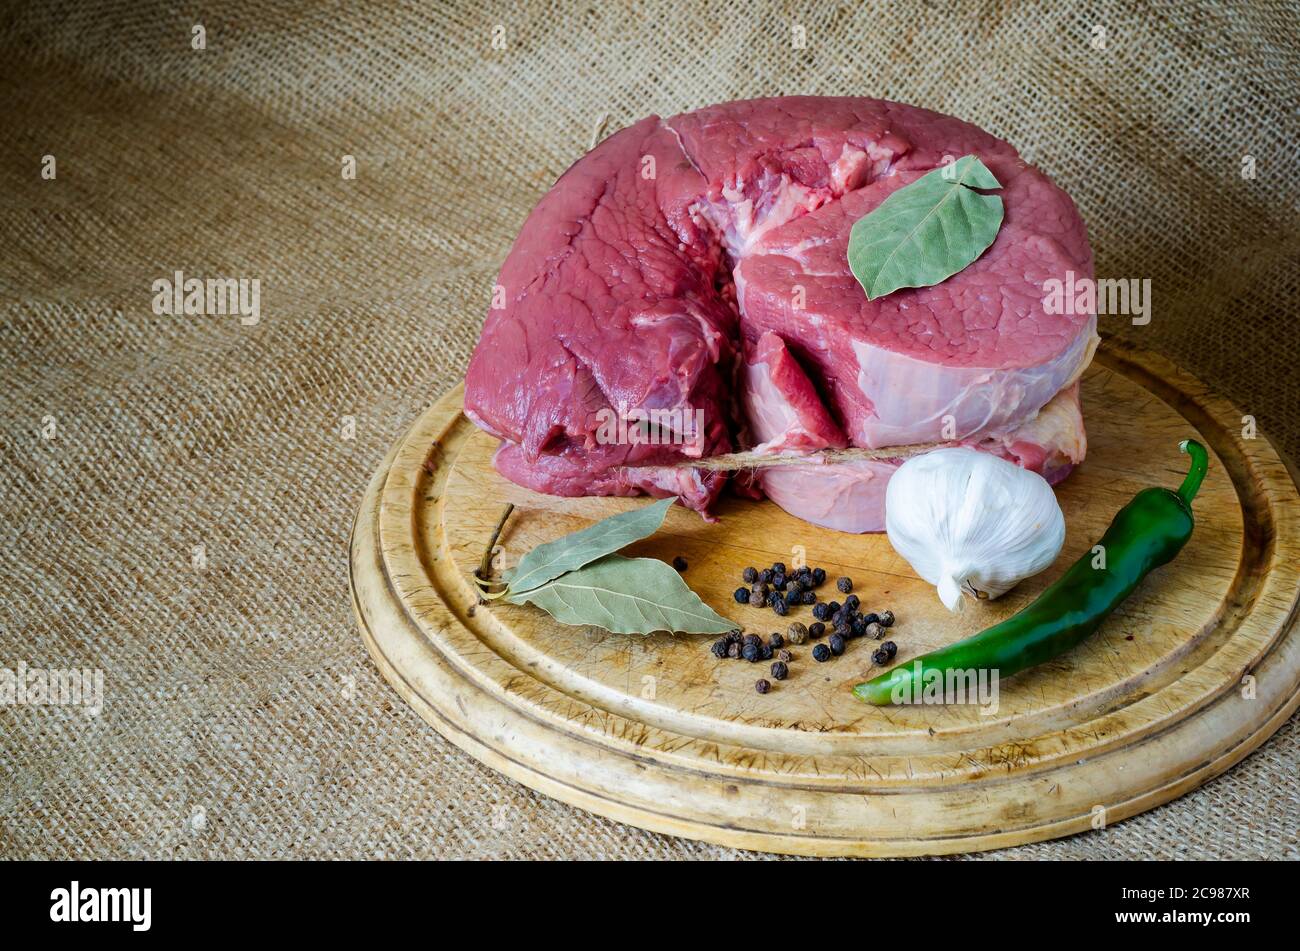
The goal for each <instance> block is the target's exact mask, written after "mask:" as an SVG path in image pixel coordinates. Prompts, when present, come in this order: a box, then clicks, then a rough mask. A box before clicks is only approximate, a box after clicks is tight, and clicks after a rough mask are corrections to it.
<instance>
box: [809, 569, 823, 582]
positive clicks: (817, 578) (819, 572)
mask: <svg viewBox="0 0 1300 951" xmlns="http://www.w3.org/2000/svg"><path fill="white" fill-rule="evenodd" d="M812 577H813V584H816V585H820V584H825V583H826V569H825V568H814V569H813V572H812Z"/></svg>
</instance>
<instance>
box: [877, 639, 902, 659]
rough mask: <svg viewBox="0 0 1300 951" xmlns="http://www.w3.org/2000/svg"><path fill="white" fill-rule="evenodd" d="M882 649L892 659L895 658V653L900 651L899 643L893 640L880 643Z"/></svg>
mask: <svg viewBox="0 0 1300 951" xmlns="http://www.w3.org/2000/svg"><path fill="white" fill-rule="evenodd" d="M880 649H881V650H882V651H884V652H885V653H886V654H888V655H889V659H890V660H893V659H894V655H895V654H897V653H898V645H897V644H895V643H894V642H893V641H885V642H884V643H882V644H881V645H880Z"/></svg>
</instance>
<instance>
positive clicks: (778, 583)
mask: <svg viewBox="0 0 1300 951" xmlns="http://www.w3.org/2000/svg"><path fill="white" fill-rule="evenodd" d="M788 580H789V579H787V578H786V576H785V575H784V574H782V573H781V572H779V571H774V572H772V587H773V588H776V590H777V591H784V590H785V585H786V582H787V581H788Z"/></svg>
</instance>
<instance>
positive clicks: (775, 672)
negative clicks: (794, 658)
mask: <svg viewBox="0 0 1300 951" xmlns="http://www.w3.org/2000/svg"><path fill="white" fill-rule="evenodd" d="M788 676H790V668H789V667H787V666H786V664H785V661H783V660H778V661H777V662H776V663H774V664H773V665H772V677H773V679H775V680H785V678H786V677H788Z"/></svg>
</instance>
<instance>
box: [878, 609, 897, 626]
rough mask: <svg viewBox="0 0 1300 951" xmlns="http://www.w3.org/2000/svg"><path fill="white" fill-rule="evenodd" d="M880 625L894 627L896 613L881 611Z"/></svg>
mask: <svg viewBox="0 0 1300 951" xmlns="http://www.w3.org/2000/svg"><path fill="white" fill-rule="evenodd" d="M880 623H881V624H883V625H884V626H885V627H892V626H893V624H894V612H893V611H881V612H880Z"/></svg>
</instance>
